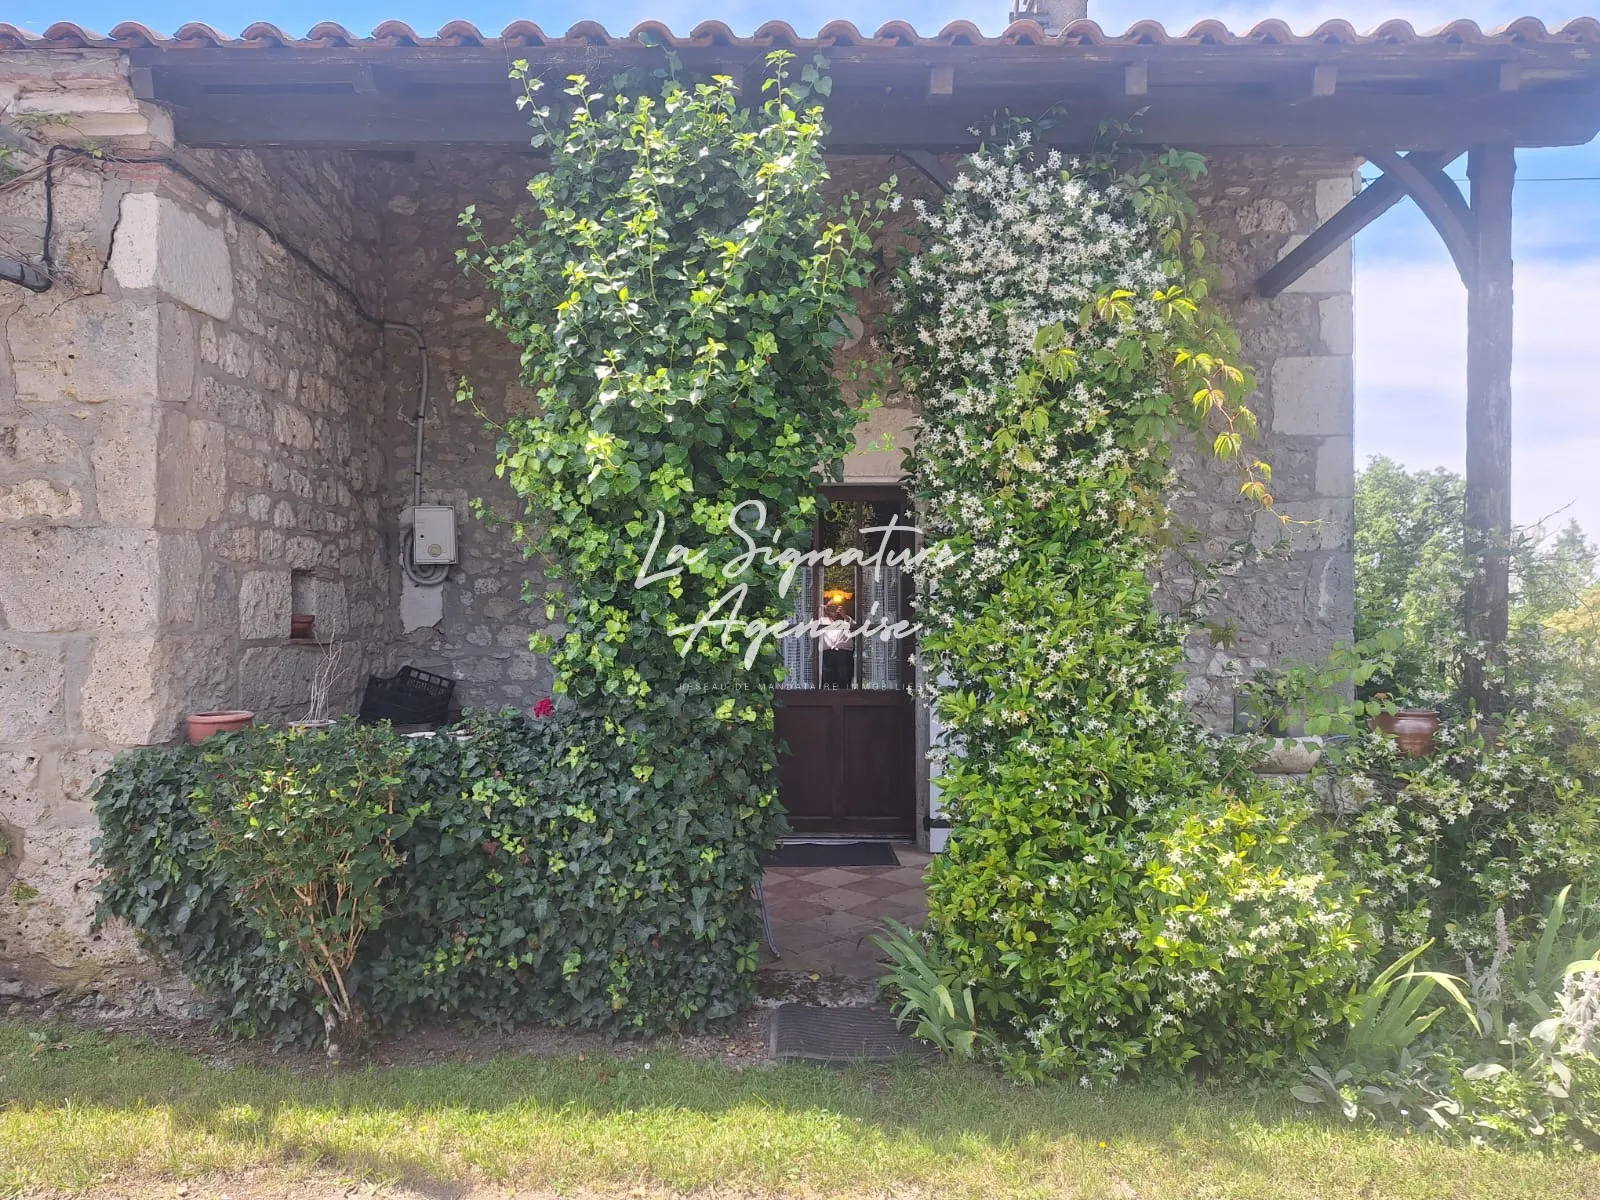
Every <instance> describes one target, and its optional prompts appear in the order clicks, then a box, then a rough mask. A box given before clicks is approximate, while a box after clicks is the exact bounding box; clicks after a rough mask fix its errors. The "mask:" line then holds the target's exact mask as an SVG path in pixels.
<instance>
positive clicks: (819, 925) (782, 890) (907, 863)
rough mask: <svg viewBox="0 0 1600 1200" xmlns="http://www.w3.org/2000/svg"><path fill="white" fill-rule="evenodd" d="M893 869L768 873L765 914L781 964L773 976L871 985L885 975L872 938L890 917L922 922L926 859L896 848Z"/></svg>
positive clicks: (772, 870) (783, 869)
mask: <svg viewBox="0 0 1600 1200" xmlns="http://www.w3.org/2000/svg"><path fill="white" fill-rule="evenodd" d="M896 854H897V855H898V857H899V859H900V863H901V865H900V866H898V867H768V868H767V871H766V874H765V877H764V891H765V893H766V900H767V913H768V915H769V916H770V917H771V919H772V925H773V935H774V937H775V938H776V940H777V943H778V949H779V951H780V954H781V957H779V958H777V959H776V960H772V959H770V958H768V959H765V960H764V961H767V962H768V965H769V966H771V967H772V968H773V969H775V970H785V971H816V972H818V973H825V974H843V975H854V976H858V977H861V978H876V977H877V976H878V975H881V974H882V973H883V966H882V964H881V962H880V959H881V952H880V951H879V949H878V947H877V946H876V945H875V944H874V943H873V941H872V938H873V935H874V934H880V933H882V932H883V930H884V926H883V919H884V917H886V916H892V917H894V918H895V919H896V920H899V921H901V922H902V923H904V924H907V925H911V926H913V927H915V926H918V925H921V924H922V923H923V922H924V920H926V915H927V913H926V909H927V902H926V895H925V893H924V890H923V885H922V876H923V871H924V868H925V866H926V864H927V861H928V857H927V855H923V854H919V853H917V852H916V851H913V850H909V849H907V848H906V847H904V846H897V847H896Z"/></svg>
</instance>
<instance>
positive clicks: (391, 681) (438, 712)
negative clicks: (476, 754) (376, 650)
mask: <svg viewBox="0 0 1600 1200" xmlns="http://www.w3.org/2000/svg"><path fill="white" fill-rule="evenodd" d="M455 690H456V681H455V680H454V679H446V678H445V677H444V676H443V675H435V674H433V672H431V671H423V670H419V669H418V668H416V667H401V668H400V669H399V670H398V671H396V672H395V673H394V674H393V675H390V676H388V677H387V678H385V677H384V676H381V675H368V676H367V690H366V692H365V693H364V694H363V695H362V697H361V719H362V720H363V721H391V722H393V723H394V724H396V725H437V724H439V723H441V722H443V721H444V720H445V719H446V718H447V717H448V715H449V712H450V697H451V696H453V695H454V694H455Z"/></svg>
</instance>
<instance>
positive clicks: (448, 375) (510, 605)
mask: <svg viewBox="0 0 1600 1200" xmlns="http://www.w3.org/2000/svg"><path fill="white" fill-rule="evenodd" d="M531 169H532V168H531V167H530V165H529V159H528V157H527V156H525V155H520V154H493V153H488V152H482V153H456V154H447V153H436V154H428V153H419V154H418V155H417V156H416V158H415V160H414V161H411V162H397V163H392V164H388V168H387V174H386V179H385V188H386V193H387V194H386V199H385V201H384V203H383V236H384V262H385V267H386V273H385V277H384V305H385V312H386V314H387V315H388V316H389V317H390V318H391V319H393V320H397V321H405V322H407V323H410V324H413V325H415V326H417V328H419V329H420V330H421V331H422V335H423V337H424V338H425V339H426V341H427V344H428V361H429V367H430V378H431V386H430V388H429V392H430V394H429V396H428V414H427V418H426V420H425V422H424V424H423V437H424V455H423V467H422V502H423V503H424V504H448V505H451V506H453V507H454V508H455V510H456V546H457V553H458V555H459V560H460V561H459V562H458V563H457V564H456V565H455V566H454V567H452V568H451V570H450V574H449V576H448V578H447V579H446V580H445V582H444V583H442V584H439V585H437V586H426V587H419V586H418V585H416V584H414V583H412V582H411V581H410V580H408V579H405V578H404V577H403V576H402V574H401V573H400V571H399V569H398V567H397V566H395V565H394V564H393V563H391V564H390V578H391V581H392V587H393V589H394V591H395V593H396V594H397V595H398V596H399V597H400V602H399V606H398V612H397V613H396V618H397V620H396V625H397V628H396V640H395V641H394V643H393V644H392V647H391V651H392V657H393V659H394V661H395V663H397V664H399V663H409V664H411V665H414V666H418V667H421V668H423V669H425V670H430V671H435V672H437V673H439V674H442V675H447V676H450V677H452V678H454V679H456V680H457V681H458V682H457V685H456V699H457V700H458V701H459V702H460V703H461V704H462V705H463V706H466V707H481V708H500V707H504V706H513V707H520V708H527V707H530V706H531V705H532V704H533V703H534V702H535V701H536V700H538V699H539V698H541V697H544V696H548V695H549V694H550V673H549V668H548V666H547V665H546V663H545V662H544V660H543V659H542V658H541V657H539V656H537V655H535V654H533V653H532V652H531V651H530V650H529V649H528V638H529V635H530V634H531V633H532V632H533V631H534V629H535V627H536V626H540V625H542V624H543V615H544V614H543V610H542V607H541V608H539V609H535V608H534V607H532V606H530V605H528V604H525V603H523V600H522V594H523V584H524V582H526V581H528V580H533V581H534V582H539V581H541V580H542V578H543V572H542V570H541V569H540V568H539V567H538V565H537V564H536V563H532V562H529V561H528V560H527V559H526V558H524V556H523V554H522V551H521V550H520V549H518V547H517V546H516V544H515V543H514V542H513V541H512V538H511V532H510V528H509V526H507V525H504V524H498V523H496V522H495V520H494V519H493V518H491V519H489V520H487V521H486V520H483V519H480V518H479V517H478V516H476V515H474V513H473V511H472V507H471V506H472V504H473V502H474V501H478V500H482V501H483V502H484V503H485V504H486V506H487V507H488V509H489V510H490V511H491V512H492V513H494V514H496V515H497V516H508V517H519V516H520V515H521V509H520V502H519V501H518V500H517V498H516V496H515V495H514V494H513V493H512V491H511V489H510V488H509V487H508V486H506V485H504V484H502V483H501V482H500V481H498V480H497V479H495V477H494V462H495V433H494V430H493V429H492V428H491V427H490V424H491V423H492V422H495V421H501V420H504V419H505V418H506V417H507V416H508V415H510V414H511V413H513V412H515V411H517V410H519V409H522V408H525V407H526V406H527V405H528V404H529V403H530V402H531V397H530V396H529V394H528V393H527V392H525V391H524V389H523V388H522V387H520V386H519V384H518V376H519V374H520V369H521V368H520V363H519V358H518V352H517V350H516V349H515V348H514V347H513V346H512V345H511V344H510V343H509V342H508V341H507V340H506V336H505V334H503V333H501V332H500V331H499V330H496V329H494V328H492V327H491V326H490V325H489V324H488V323H487V322H486V321H485V316H486V314H487V313H488V311H489V300H488V297H487V295H486V293H485V291H484V289H483V288H482V286H480V285H479V284H478V283H477V282H476V281H474V280H473V279H472V278H470V277H469V276H468V275H467V273H466V272H465V271H464V270H463V269H462V267H461V266H459V265H458V264H457V263H456V250H457V249H458V248H460V247H462V246H464V245H465V244H466V242H465V232H464V231H463V230H462V229H461V227H460V225H459V218H460V216H461V213H462V210H463V209H465V208H466V207H467V206H468V205H469V204H475V205H476V206H477V211H478V217H479V219H480V220H481V222H482V224H483V229H484V232H485V235H486V236H487V237H489V238H490V239H491V241H494V240H497V239H500V238H503V237H504V236H506V235H507V234H508V233H509V232H510V228H511V217H512V215H513V213H515V212H516V211H517V210H518V209H519V208H520V207H522V206H523V205H524V203H525V202H526V200H527V194H526V187H527V182H528V173H529V171H530V170H531ZM464 378H465V379H468V380H470V381H471V384H472V387H473V390H474V401H473V403H471V404H466V403H458V402H457V400H456V398H455V397H456V389H457V385H458V384H459V382H460V381H461V380H462V379H464ZM388 385H389V394H390V396H391V398H392V399H391V404H390V408H389V411H388V412H386V413H385V414H384V426H383V428H384V436H385V446H386V449H387V452H388V464H389V472H388V476H387V478H386V481H385V486H384V514H385V520H386V521H388V522H390V524H391V527H392V528H394V529H395V530H396V531H397V532H398V531H399V528H400V526H399V522H400V520H401V516H402V514H403V513H404V512H405V510H406V509H407V508H408V507H409V506H410V504H411V500H412V493H413V479H414V476H413V466H414V461H415V458H414V451H415V446H416V424H415V419H414V418H415V412H416V407H417V405H416V390H417V385H418V363H417V356H416V353H415V351H413V350H405V349H403V348H401V346H400V345H399V343H398V341H397V342H396V345H395V347H394V352H393V353H392V354H391V356H390V358H389V360H388Z"/></svg>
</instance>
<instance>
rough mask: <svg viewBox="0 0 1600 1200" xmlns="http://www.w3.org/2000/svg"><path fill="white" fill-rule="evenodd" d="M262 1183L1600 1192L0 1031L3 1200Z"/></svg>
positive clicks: (991, 1084) (902, 1088) (1332, 1131)
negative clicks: (227, 1058)
mask: <svg viewBox="0 0 1600 1200" xmlns="http://www.w3.org/2000/svg"><path fill="white" fill-rule="evenodd" d="M58 1047H61V1048H58ZM263 1172H265V1173H267V1174H270V1175H273V1176H274V1177H275V1178H286V1179H291V1180H293V1181H295V1184H294V1186H293V1187H289V1188H285V1187H282V1186H279V1187H277V1189H276V1190H275V1191H273V1192H272V1193H271V1194H274V1195H277V1196H283V1195H285V1194H286V1191H293V1192H294V1194H296V1195H300V1194H319V1195H320V1194H331V1195H342V1194H344V1193H343V1190H342V1188H341V1189H338V1190H334V1191H331V1192H328V1193H321V1192H317V1191H316V1190H315V1189H314V1188H313V1189H312V1191H311V1192H307V1191H306V1190H305V1188H306V1185H307V1184H308V1183H312V1184H314V1183H315V1182H316V1181H317V1180H319V1179H325V1180H334V1179H344V1180H351V1179H354V1180H358V1181H367V1182H372V1183H377V1184H400V1185H408V1186H410V1187H415V1188H419V1189H421V1190H422V1191H424V1192H426V1193H427V1194H429V1195H460V1194H462V1193H463V1192H466V1191H469V1190H471V1189H474V1188H483V1189H488V1190H491V1191H495V1193H496V1194H500V1195H503V1194H505V1192H504V1191H500V1190H498V1189H510V1190H511V1191H513V1192H518V1193H521V1194H526V1195H535V1194H537V1195H542V1196H543V1195H570V1194H574V1193H578V1194H584V1193H595V1192H598V1193H602V1194H604V1193H607V1192H612V1191H615V1192H616V1194H618V1195H624V1196H628V1195H641V1194H660V1193H664V1192H665V1193H671V1192H677V1191H683V1192H704V1193H706V1194H709V1195H716V1196H724V1197H726V1196H744V1195H795V1196H806V1197H815V1196H825V1195H841V1196H884V1195H894V1196H902V1195H916V1196H930V1197H940V1198H944V1197H958V1196H973V1197H995V1196H1082V1197H1115V1198H1117V1200H1135V1198H1138V1200H1156V1198H1158V1197H1174V1198H1176V1197H1182V1198H1184V1200H1192V1198H1196V1197H1241V1198H1243V1197H1251V1198H1254V1197H1319V1198H1320V1197H1330V1198H1332V1197H1364V1198H1377V1197H1391V1196H1393V1197H1418V1198H1419V1200H1424V1198H1425V1200H1442V1198H1445V1197H1456V1196H1483V1197H1495V1198H1497V1200H1512V1198H1514V1197H1524V1196H1525V1197H1530V1198H1534V1197H1537V1198H1538V1200H1551V1198H1552V1197H1569V1196H1570V1197H1582V1196H1600V1164H1597V1163H1596V1162H1595V1160H1594V1159H1592V1158H1589V1159H1585V1158H1580V1157H1577V1156H1558V1157H1544V1156H1540V1155H1536V1154H1531V1153H1527V1154H1520V1153H1519V1154H1511V1153H1502V1152H1497V1151H1489V1150H1482V1149H1472V1148H1467V1147H1452V1146H1442V1145H1438V1144H1435V1143H1431V1142H1425V1141H1417V1140H1414V1139H1405V1138H1398V1137H1392V1136H1385V1135H1380V1134H1376V1133H1369V1132H1359V1131H1352V1130H1349V1129H1344V1128H1335V1127H1332V1126H1328V1125H1323V1124H1320V1123H1317V1122H1314V1121H1311V1120H1308V1119H1305V1118H1302V1117H1297V1116H1295V1115H1294V1114H1293V1113H1291V1112H1290V1111H1288V1109H1287V1108H1285V1107H1284V1106H1282V1105H1281V1104H1279V1103H1277V1102H1276V1101H1273V1100H1254V1101H1253V1100H1251V1099H1250V1098H1249V1097H1246V1096H1244V1095H1241V1094H1236V1093H1214V1092H1206V1091H1201V1092H1197V1093H1192V1094H1188V1095H1183V1094H1180V1093H1179V1092H1178V1091H1176V1090H1171V1089H1168V1090H1160V1089H1155V1088H1149V1087H1132V1086H1130V1087H1127V1088H1122V1089H1119V1090H1116V1091H1114V1092H1111V1093H1110V1094H1106V1095H1092V1094H1088V1093H1085V1092H1081V1091H1078V1090H1075V1089H1073V1088H1069V1087H1043V1088H1018V1087H1013V1086H1011V1085H1009V1084H1007V1083H1005V1082H1004V1081H1003V1080H1001V1079H1000V1078H998V1077H997V1076H995V1075H993V1074H991V1073H990V1072H988V1071H985V1070H980V1069H973V1068H961V1067H949V1066H932V1067H917V1066H913V1065H909V1064H908V1065H906V1066H904V1067H900V1068H891V1069H866V1068H862V1069H857V1070H851V1071H846V1072H842V1073H839V1072H831V1071H825V1070H819V1069H812V1068H801V1067H782V1068H765V1067H763V1068H756V1069H749V1070H743V1071H740V1070H734V1069H731V1068H729V1067H727V1066H725V1065H723V1064H722V1063H720V1062H703V1061H694V1060H690V1059H686V1058H680V1057H673V1056H664V1055H659V1054H654V1053H645V1054H637V1055H634V1056H632V1057H627V1058H612V1057H609V1056H605V1057H597V1056H594V1055H590V1056H588V1057H587V1058H579V1057H567V1058H512V1057H502V1058H496V1059H492V1060H489V1061H484V1062H463V1063H454V1064H445V1065H439V1066H418V1067H369V1068H363V1069H358V1070H346V1071H342V1072H337V1073H335V1072H331V1071H313V1072H305V1071H301V1072H295V1071H290V1070H287V1069H284V1068H281V1067H262V1066H248V1065H239V1066H233V1067H231V1068H225V1067H222V1066H213V1065H208V1063H207V1061H206V1060H205V1059H203V1058H199V1057H196V1056H193V1055H190V1054H187V1053H184V1052H182V1051H179V1050H175V1049H171V1048H167V1047H163V1046H161V1045H159V1044H156V1043H153V1042H150V1041H148V1040H142V1039H139V1038H134V1037H124V1036H110V1035H105V1034H96V1033H86V1032H84V1031H82V1030H63V1029H59V1028H57V1029H51V1028H47V1027H44V1026H40V1025H35V1024H29V1023H24V1022H9V1023H7V1022H0V1195H4V1196H14V1195H21V1194H30V1195H31V1194H35V1193H39V1194H49V1193H52V1192H57V1191H59V1192H76V1191H83V1190H93V1191H94V1192H95V1193H96V1194H97V1195H105V1196H111V1195H119V1196H120V1195H127V1194H130V1193H133V1192H141V1193H145V1194H164V1195H169V1196H170V1195H173V1194H175V1192H176V1193H177V1194H185V1193H187V1194H189V1195H191V1196H193V1195H196V1194H198V1193H197V1191H196V1190H194V1189H187V1188H186V1189H183V1190H182V1191H179V1190H178V1189H177V1188H176V1186H175V1185H176V1183H178V1182H180V1181H196V1188H203V1187H205V1186H209V1185H215V1184H216V1182H217V1181H218V1180H222V1181H223V1182H224V1183H227V1181H228V1180H233V1181H238V1180H240V1179H241V1178H249V1177H251V1176H252V1175H259V1174H260V1173H263ZM208 1181H209V1183H208ZM151 1188H155V1189H156V1191H154V1192H151V1191H150V1189H151ZM161 1189H164V1191H163V1190H161ZM221 1192H227V1193H228V1194H231V1195H232V1196H233V1197H234V1200H240V1197H241V1196H243V1195H245V1194H246V1193H248V1194H250V1195H266V1194H268V1193H267V1192H266V1191H256V1190H252V1189H251V1188H250V1187H249V1186H245V1187H243V1188H240V1187H238V1186H225V1187H222V1188H221ZM221 1192H215V1191H214V1192H213V1193H212V1194H221Z"/></svg>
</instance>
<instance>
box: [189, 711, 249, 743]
mask: <svg viewBox="0 0 1600 1200" xmlns="http://www.w3.org/2000/svg"><path fill="white" fill-rule="evenodd" d="M255 720H256V715H255V713H253V712H245V711H244V710H242V709H227V710H224V711H221V712H202V713H190V714H189V741H190V742H191V743H192V742H203V741H205V740H206V739H207V738H208V737H210V736H211V735H212V734H213V733H232V732H233V731H234V730H236V729H249V728H250V726H252V725H254V724H255Z"/></svg>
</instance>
